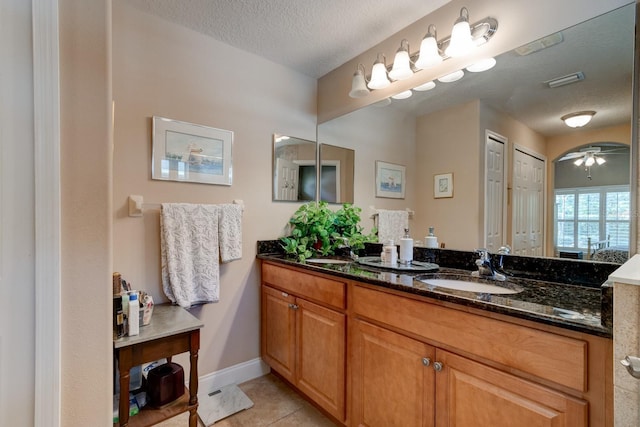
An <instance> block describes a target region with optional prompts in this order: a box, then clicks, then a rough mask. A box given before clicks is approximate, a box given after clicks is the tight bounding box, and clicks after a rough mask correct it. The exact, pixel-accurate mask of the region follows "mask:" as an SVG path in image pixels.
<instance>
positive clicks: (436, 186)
mask: <svg viewBox="0 0 640 427" xmlns="http://www.w3.org/2000/svg"><path fill="white" fill-rule="evenodd" d="M433 197H434V199H441V198H446V197H453V173H442V174H439V175H434V176H433Z"/></svg>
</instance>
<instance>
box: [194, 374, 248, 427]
mask: <svg viewBox="0 0 640 427" xmlns="http://www.w3.org/2000/svg"><path fill="white" fill-rule="evenodd" d="M252 406H253V402H252V401H251V399H249V398H248V397H247V395H246V394H244V393H243V392H242V390H240V388H239V387H238V386H237V385H235V384H231V385H227V386H224V387H222V388H220V389H219V390H215V391H212V392H210V393H206V394H200V393H198V416H199V417H200V420H202V423H203V424H204V425H205V426H207V427H208V426H210V425H212V424H214V423H215V422H216V421H220V420H221V419H223V418H227V417H228V416H230V415H233V414H235V413H236V412H240V411H242V410H244V409H248V408H251V407H252Z"/></svg>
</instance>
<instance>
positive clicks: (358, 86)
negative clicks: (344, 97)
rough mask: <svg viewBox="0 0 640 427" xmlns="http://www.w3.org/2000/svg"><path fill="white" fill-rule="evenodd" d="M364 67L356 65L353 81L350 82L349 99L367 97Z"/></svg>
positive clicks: (367, 90)
mask: <svg viewBox="0 0 640 427" xmlns="http://www.w3.org/2000/svg"><path fill="white" fill-rule="evenodd" d="M364 73H365V69H364V65H362V64H358V68H357V69H356V72H355V73H353V79H352V80H351V92H349V96H350V97H351V98H363V97H365V96H367V95H369V89H367V82H366V78H365V76H364Z"/></svg>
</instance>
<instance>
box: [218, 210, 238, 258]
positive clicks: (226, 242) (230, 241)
mask: <svg viewBox="0 0 640 427" xmlns="http://www.w3.org/2000/svg"><path fill="white" fill-rule="evenodd" d="M218 214H219V217H218V218H219V221H218V236H219V237H220V260H221V261H222V262H229V261H235V260H238V259H240V258H242V205H236V204H224V205H220V210H219V213H218Z"/></svg>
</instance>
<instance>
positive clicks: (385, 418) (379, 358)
mask: <svg viewBox="0 0 640 427" xmlns="http://www.w3.org/2000/svg"><path fill="white" fill-rule="evenodd" d="M352 333H353V335H352V336H353V347H352V357H353V359H352V363H353V365H352V369H353V370H352V375H353V377H352V385H353V388H352V405H353V408H352V409H353V412H352V423H351V424H352V425H353V426H358V427H364V426H366V427H394V426H397V427H424V426H433V423H434V413H433V411H434V406H433V402H434V381H435V380H434V370H433V368H432V367H431V363H432V361H433V356H434V349H433V347H430V346H428V345H426V344H424V343H421V342H419V341H416V340H413V339H411V338H408V337H405V336H404V335H400V334H397V333H395V332H391V331H389V330H386V329H383V328H380V327H377V326H374V325H372V324H370V323H366V322H363V321H360V320H356V321H355V323H354V326H353V330H352ZM469 425H472V424H469Z"/></svg>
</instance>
